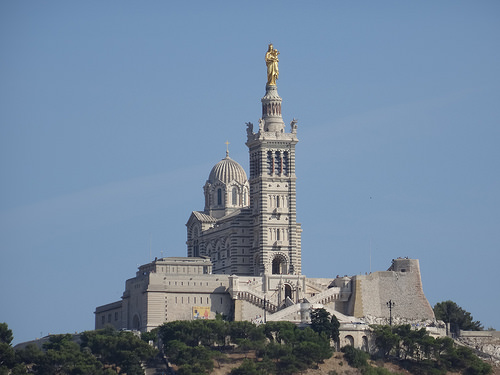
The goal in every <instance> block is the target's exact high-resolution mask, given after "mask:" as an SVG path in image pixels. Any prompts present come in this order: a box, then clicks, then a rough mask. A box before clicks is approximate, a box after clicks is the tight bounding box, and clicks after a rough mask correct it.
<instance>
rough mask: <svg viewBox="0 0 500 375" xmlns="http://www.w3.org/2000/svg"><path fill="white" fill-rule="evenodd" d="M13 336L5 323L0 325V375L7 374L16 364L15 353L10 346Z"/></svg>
mask: <svg viewBox="0 0 500 375" xmlns="http://www.w3.org/2000/svg"><path fill="white" fill-rule="evenodd" d="M13 338H14V336H13V335H12V330H10V329H9V326H8V325H7V323H0V374H1V375H3V374H8V373H9V370H10V369H12V367H14V365H15V364H16V353H15V351H14V349H13V348H12V346H11V344H10V343H11V342H12V340H13Z"/></svg>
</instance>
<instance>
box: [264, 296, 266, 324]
mask: <svg viewBox="0 0 500 375" xmlns="http://www.w3.org/2000/svg"><path fill="white" fill-rule="evenodd" d="M265 323H266V296H264V324H265Z"/></svg>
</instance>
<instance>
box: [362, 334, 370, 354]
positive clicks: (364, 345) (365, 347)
mask: <svg viewBox="0 0 500 375" xmlns="http://www.w3.org/2000/svg"><path fill="white" fill-rule="evenodd" d="M361 341H362V344H361V350H364V351H365V352H368V349H369V348H368V337H366V336H363V337H362V338H361Z"/></svg>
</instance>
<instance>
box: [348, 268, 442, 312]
mask: <svg viewBox="0 0 500 375" xmlns="http://www.w3.org/2000/svg"><path fill="white" fill-rule="evenodd" d="M353 283H354V287H353V296H352V297H351V300H352V302H351V301H350V302H351V303H350V305H349V310H350V311H349V313H350V314H352V315H354V316H356V317H366V316H373V317H379V318H387V319H388V318H389V308H388V306H387V302H389V301H392V302H394V307H393V308H392V316H393V318H404V319H409V320H424V319H434V312H433V311H432V308H431V306H430V304H429V302H428V301H427V298H426V297H425V295H424V291H423V289H422V281H421V278H420V267H419V263H418V260H416V259H401V260H394V261H393V265H392V266H391V268H390V269H389V271H383V272H374V273H371V274H369V275H360V276H354V277H353Z"/></svg>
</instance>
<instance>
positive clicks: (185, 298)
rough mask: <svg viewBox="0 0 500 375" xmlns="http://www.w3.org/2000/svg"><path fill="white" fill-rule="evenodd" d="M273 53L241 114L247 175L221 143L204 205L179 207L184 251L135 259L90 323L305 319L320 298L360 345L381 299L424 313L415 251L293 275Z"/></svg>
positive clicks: (292, 130) (293, 230) (292, 220)
mask: <svg viewBox="0 0 500 375" xmlns="http://www.w3.org/2000/svg"><path fill="white" fill-rule="evenodd" d="M278 55H279V52H278V51H277V50H276V49H274V47H273V45H272V44H271V45H269V49H268V51H267V52H266V55H265V60H266V66H267V83H266V86H265V94H264V96H263V97H262V99H261V102H262V114H261V117H260V119H259V120H258V125H257V126H254V124H252V123H251V122H248V123H246V145H247V147H248V151H249V169H248V171H249V174H248V175H247V173H246V172H245V169H244V168H243V167H242V166H241V165H240V164H239V163H238V162H236V161H235V160H233V159H231V157H230V156H229V152H228V151H226V156H225V158H223V159H222V160H221V161H219V162H218V163H216V164H215V165H214V167H213V168H212V170H211V171H210V173H209V174H208V179H207V181H206V183H205V185H204V186H203V191H204V195H205V207H204V208H203V210H200V211H193V212H192V213H191V214H190V215H189V219H188V221H187V224H186V227H187V256H186V257H167V258H161V259H155V260H154V261H152V262H151V263H147V264H144V265H142V266H140V267H139V269H138V271H137V272H136V275H135V277H133V278H131V279H129V280H127V281H126V283H125V291H124V293H123V295H122V297H121V299H120V300H119V301H117V302H113V303H110V304H107V305H104V306H99V307H97V308H96V311H95V327H96V329H98V328H102V327H104V326H106V325H108V324H110V325H113V326H114V327H116V328H118V329H135V330H140V331H149V330H151V329H153V328H155V327H157V326H159V325H161V324H163V323H164V322H168V321H173V320H192V319H214V318H215V316H216V315H217V314H222V315H223V316H225V317H227V318H229V319H234V320H248V321H252V322H255V323H261V322H265V321H276V320H287V321H292V322H296V323H297V324H300V323H302V324H306V323H307V322H308V321H309V312H310V310H311V309H312V308H318V307H323V308H325V309H327V310H328V311H329V312H330V313H332V314H335V315H336V316H337V318H338V319H339V321H340V322H341V323H342V324H343V332H344V333H345V334H344V336H343V340H346V342H347V343H351V344H356V346H360V347H363V346H366V336H364V333H363V332H364V330H365V329H366V327H365V328H362V327H363V325H365V324H366V323H367V322H386V321H387V319H388V318H389V314H392V311H389V309H388V308H387V305H386V304H387V301H391V303H394V304H395V305H396V306H398V308H397V309H395V311H394V314H395V318H398V319H402V320H404V321H420V322H422V321H433V320H434V314H433V311H432V308H431V306H430V304H429V302H428V301H427V299H426V297H425V295H424V293H423V289H422V283H421V278H420V267H419V262H418V260H416V259H408V258H398V259H393V260H392V262H391V263H390V265H389V267H388V270H387V271H378V272H373V273H370V274H369V275H356V276H344V277H336V278H333V279H332V278H308V277H306V276H305V275H303V274H302V268H301V258H302V253H301V232H302V229H301V225H300V224H299V223H297V211H296V179H297V177H296V173H295V172H296V171H295V146H296V144H297V143H298V137H297V129H298V124H297V121H296V120H293V121H292V122H291V123H290V124H289V126H286V125H285V123H284V121H283V117H282V99H281V97H280V96H279V94H278V88H277V84H276V83H277V79H278V76H279V70H278V61H279V60H278ZM242 134H245V128H244V127H242ZM391 318H392V316H391ZM350 326H352V327H351V328H352V329H351V328H349V327H350ZM360 327H361V328H360ZM354 332H358V333H357V334H356V333H354Z"/></svg>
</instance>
